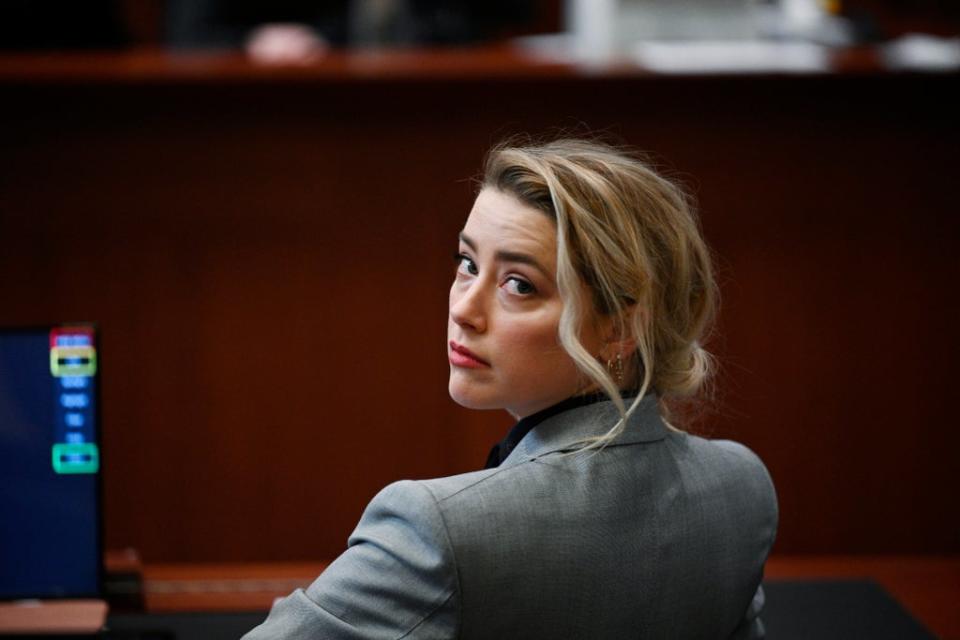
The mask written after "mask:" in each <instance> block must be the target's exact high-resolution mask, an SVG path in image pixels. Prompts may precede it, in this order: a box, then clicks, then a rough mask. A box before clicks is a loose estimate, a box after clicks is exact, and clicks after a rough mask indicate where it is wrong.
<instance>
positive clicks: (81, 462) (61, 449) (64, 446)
mask: <svg viewBox="0 0 960 640" xmlns="http://www.w3.org/2000/svg"><path fill="white" fill-rule="evenodd" d="M99 469H100V451H99V449H97V445H95V444H93V443H92V442H79V443H73V444H71V443H57V444H55V445H53V470H54V471H56V472H57V473H96V472H97V471H99Z"/></svg>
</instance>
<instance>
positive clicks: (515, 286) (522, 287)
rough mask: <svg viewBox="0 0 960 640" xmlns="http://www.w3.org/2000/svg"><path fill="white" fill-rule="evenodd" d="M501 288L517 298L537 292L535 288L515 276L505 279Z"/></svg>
mask: <svg viewBox="0 0 960 640" xmlns="http://www.w3.org/2000/svg"><path fill="white" fill-rule="evenodd" d="M503 286H504V288H506V290H507V291H508V292H509V293H512V294H513V295H517V296H529V295H531V294H534V293H536V292H537V289H536V287H534V286H533V285H532V284H530V283H529V282H527V281H526V280H524V279H523V278H518V277H517V276H510V277H509V278H507V279H506V281H505V282H504V283H503Z"/></svg>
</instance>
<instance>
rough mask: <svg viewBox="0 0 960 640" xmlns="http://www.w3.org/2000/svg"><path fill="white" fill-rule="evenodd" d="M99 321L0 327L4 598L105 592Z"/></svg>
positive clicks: (0, 573) (0, 586) (0, 595)
mask: <svg viewBox="0 0 960 640" xmlns="http://www.w3.org/2000/svg"><path fill="white" fill-rule="evenodd" d="M97 346H98V345H97V333H96V330H95V328H94V327H93V326H92V325H86V324H83V325H80V324H73V325H62V326H47V327H37V328H21V329H0V600H13V599H24V598H37V599H50V598H95V597H98V596H99V595H100V593H101V584H102V566H103V547H102V540H101V530H102V524H101V515H100V465H101V458H100V442H99V386H100V385H99V375H98V372H99V362H98V358H97V354H98V348H97Z"/></svg>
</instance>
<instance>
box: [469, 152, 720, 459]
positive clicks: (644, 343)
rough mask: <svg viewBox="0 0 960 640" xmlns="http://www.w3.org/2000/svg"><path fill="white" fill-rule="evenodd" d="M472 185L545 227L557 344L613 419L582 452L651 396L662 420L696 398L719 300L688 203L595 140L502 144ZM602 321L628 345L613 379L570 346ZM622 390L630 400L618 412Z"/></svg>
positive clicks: (647, 169) (708, 367)
mask: <svg viewBox="0 0 960 640" xmlns="http://www.w3.org/2000/svg"><path fill="white" fill-rule="evenodd" d="M482 186H483V187H493V188H496V189H498V190H500V191H502V192H504V193H508V194H510V195H512V196H514V197H516V198H517V199H518V200H520V201H521V202H523V203H524V204H527V205H529V206H531V207H534V208H536V209H539V210H540V211H542V212H544V213H545V214H547V215H548V216H550V217H551V218H552V219H553V220H554V221H555V222H556V225H557V285H558V288H559V291H560V296H561V297H562V298H563V301H564V308H563V313H562V315H561V318H560V329H559V341H560V344H561V346H562V347H563V349H564V350H565V351H566V352H567V353H568V354H569V355H570V357H571V358H572V359H573V361H574V363H575V364H576V366H577V368H578V369H579V370H580V371H581V373H582V374H583V375H584V376H585V377H586V379H587V380H589V381H592V382H593V383H595V384H596V385H597V386H599V387H600V388H601V389H602V390H603V391H604V392H605V393H606V394H607V395H608V396H609V397H610V398H611V400H613V402H614V403H615V404H616V406H617V409H618V411H619V413H620V420H619V421H618V422H617V424H615V425H614V426H613V427H612V428H611V429H610V430H609V431H608V432H607V433H606V434H604V435H603V436H601V437H599V438H595V439H592V440H590V441H588V442H587V443H585V444H587V448H595V447H603V446H605V445H606V444H608V443H609V442H610V441H611V440H613V439H614V438H615V437H616V436H617V435H618V434H619V433H620V432H622V431H623V429H624V427H625V425H626V421H627V419H628V418H629V416H630V415H631V414H632V413H633V411H634V410H635V409H636V408H637V406H639V404H640V401H641V400H642V399H643V397H644V396H645V395H646V394H647V392H648V391H650V390H651V389H653V390H655V392H656V393H657V394H658V395H659V396H660V402H661V410H662V411H663V413H664V414H665V416H669V406H670V404H672V403H674V401H676V400H677V399H689V398H692V397H694V396H696V395H697V394H698V393H699V392H701V391H703V390H704V387H705V384H706V382H707V380H708V378H709V377H710V374H711V372H712V370H713V359H712V357H711V356H710V354H709V353H708V352H707V351H706V350H705V349H704V348H703V343H704V341H705V339H706V336H707V333H708V331H709V329H710V328H711V326H712V322H713V318H714V314H715V310H716V305H717V300H718V292H717V286H716V283H715V281H714V276H713V266H712V263H711V258H710V251H709V249H708V248H707V245H706V243H705V242H704V240H703V236H702V234H701V231H700V226H699V221H698V219H697V216H696V214H695V213H694V208H693V205H692V202H691V199H690V198H689V197H688V196H687V194H686V193H685V192H684V191H683V190H682V189H681V188H680V187H679V186H678V185H676V184H674V183H673V182H671V181H670V180H668V179H666V178H664V177H663V176H661V175H659V174H658V173H657V172H655V171H654V170H653V169H652V168H651V166H650V165H649V164H648V163H647V162H645V161H644V160H642V159H641V158H640V157H639V156H638V155H637V154H636V153H631V152H628V151H626V150H624V149H621V148H617V147H614V146H611V145H608V144H605V143H600V142H595V141H590V140H581V139H560V140H553V141H550V142H546V143H542V144H537V143H522V144H521V143H519V142H518V140H516V139H512V140H507V141H505V142H503V143H501V144H499V145H497V146H495V147H494V148H493V149H491V151H490V152H489V153H488V155H487V159H486V162H485V165H484V175H483V180H482ZM584 284H585V285H586V288H587V289H588V290H589V291H590V296H589V298H591V299H586V298H588V296H587V295H584V293H583V291H584V287H583V285H584ZM603 316H606V317H612V319H613V321H614V323H613V324H614V328H615V333H616V335H617V336H618V341H621V342H626V343H628V344H629V343H630V341H632V343H633V344H635V345H636V347H635V350H633V351H632V352H631V353H627V354H624V355H625V356H626V357H625V364H626V366H625V367H624V373H625V375H624V376H623V379H622V380H621V381H620V382H619V383H618V381H615V380H614V376H613V375H611V372H610V371H609V370H608V367H605V366H604V365H603V364H601V363H600V362H598V361H597V359H596V358H595V357H594V355H592V354H591V353H590V352H589V351H587V349H586V348H585V347H584V345H583V344H582V343H581V342H580V339H579V336H580V335H581V330H582V328H583V327H584V325H585V323H587V322H593V321H595V320H597V319H598V318H600V317H603ZM621 385H626V386H627V387H628V390H630V391H635V392H636V394H637V396H636V399H635V400H634V402H633V403H632V404H631V406H629V407H626V406H625V405H624V402H623V400H622V398H621V391H623V390H624V389H621V388H620V387H621Z"/></svg>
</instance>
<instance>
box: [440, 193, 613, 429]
mask: <svg viewBox="0 0 960 640" xmlns="http://www.w3.org/2000/svg"><path fill="white" fill-rule="evenodd" d="M556 244H557V232H556V226H555V223H554V222H553V220H551V219H550V218H549V217H547V215H545V214H544V213H542V212H540V211H538V210H536V209H534V208H532V207H529V206H527V205H525V204H523V203H521V202H520V201H519V200H517V199H516V198H514V197H513V196H511V195H509V194H506V193H503V192H501V191H499V190H497V189H492V188H486V189H484V190H483V191H481V192H480V195H479V196H477V200H476V202H475V203H474V205H473V210H472V211H471V212H470V216H469V217H468V218H467V223H466V225H465V226H464V227H463V231H462V232H461V234H460V248H459V251H458V253H459V255H458V258H457V274H456V277H455V279H454V281H453V286H452V287H450V315H449V318H448V321H447V340H448V347H447V348H448V356H449V359H450V385H449V389H450V397H452V398H453V399H454V400H455V401H456V402H457V403H459V404H461V405H463V406H465V407H470V408H473V409H506V410H507V411H509V412H510V413H511V414H513V415H514V416H515V417H517V418H521V417H524V416H528V415H530V414H532V413H536V412H537V411H539V410H541V409H545V408H547V407H549V406H551V405H553V404H556V403H557V402H560V401H561V400H564V399H566V398H569V397H570V396H572V395H574V394H575V393H577V391H579V390H580V388H579V387H580V383H581V376H580V375H579V374H578V371H577V369H576V367H575V365H574V363H573V360H572V359H571V358H570V356H569V355H567V353H566V351H564V350H563V348H562V347H561V346H560V343H559V338H558V327H559V323H560V313H561V312H562V310H563V301H562V300H561V299H560V294H559V292H558V290H557V283H556V280H557V278H556V269H557V266H556V265H557V250H556ZM598 333H599V332H598V331H596V330H595V329H588V330H585V331H584V335H581V336H580V339H581V341H582V342H583V344H584V346H585V347H586V348H587V350H588V351H590V352H591V353H594V354H596V353H597V352H598V351H599V349H600V347H601V346H602V343H601V341H600V338H599V335H598Z"/></svg>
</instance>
